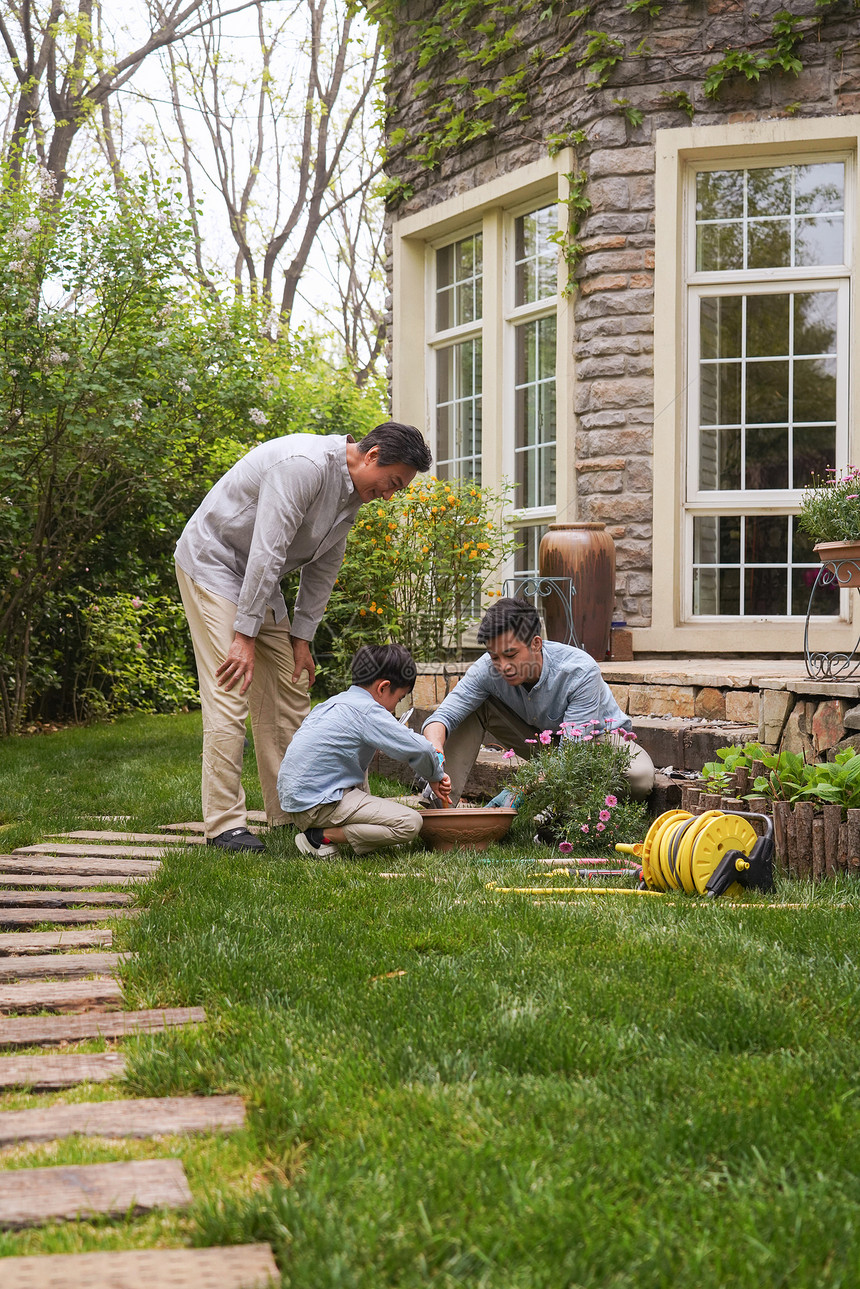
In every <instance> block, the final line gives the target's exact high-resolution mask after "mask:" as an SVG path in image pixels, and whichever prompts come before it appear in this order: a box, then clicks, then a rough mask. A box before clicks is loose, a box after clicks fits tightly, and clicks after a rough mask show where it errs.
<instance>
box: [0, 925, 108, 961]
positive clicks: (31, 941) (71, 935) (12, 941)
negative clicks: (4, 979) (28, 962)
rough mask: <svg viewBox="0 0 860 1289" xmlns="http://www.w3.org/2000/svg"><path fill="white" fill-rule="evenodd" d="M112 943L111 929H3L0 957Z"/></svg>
mask: <svg viewBox="0 0 860 1289" xmlns="http://www.w3.org/2000/svg"><path fill="white" fill-rule="evenodd" d="M112 943H113V931H105V930H104V929H100V930H98V931H80V930H77V929H76V928H72V929H71V930H69V931H4V932H2V933H0V959H2V958H3V957H4V956H5V955H6V954H11V955H13V956H16V955H18V954H21V953H45V952H46V951H47V950H48V949H56V950H57V952H58V953H64V952H65V951H66V950H68V949H90V948H96V947H98V948H102V949H109V948H110V946H111V944H112Z"/></svg>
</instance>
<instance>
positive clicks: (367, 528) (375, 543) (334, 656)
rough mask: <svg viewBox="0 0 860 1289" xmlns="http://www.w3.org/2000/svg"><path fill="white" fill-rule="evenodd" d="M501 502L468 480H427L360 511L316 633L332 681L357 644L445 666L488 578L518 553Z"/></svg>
mask: <svg viewBox="0 0 860 1289" xmlns="http://www.w3.org/2000/svg"><path fill="white" fill-rule="evenodd" d="M503 501H504V498H503V497H500V496H497V495H496V494H495V493H493V492H490V491H489V490H488V489H486V488H481V487H480V486H479V485H478V484H476V483H474V482H472V481H471V480H468V479H464V480H454V481H452V482H446V481H445V480H442V479H437V478H435V477H434V476H430V477H428V476H426V475H425V476H417V477H416V478H415V480H414V481H413V483H412V484H411V486H410V487H409V488H408V489H406V490H405V491H404V492H399V493H397V494H396V495H395V496H394V497H392V499H391V500H390V501H387V502H386V501H372V502H369V503H368V504H367V505H365V506H362V508H361V510H360V511H359V513H358V519H357V522H356V524H355V526H354V527H353V529H352V531H351V533H350V536H349V541H348V542H347V548H346V558H345V560H344V563H343V566H342V568H341V570H340V574H339V576H338V579H337V581H336V582H335V586H334V590H333V592H332V596H331V599H330V600H329V604H328V608H327V610H326V615H325V617H324V619H323V622H322V625H321V627H320V630H319V632H318V633H317V643H316V648H317V651H318V652H319V653H320V654H322V655H323V656H325V655H326V654H329V656H330V658H331V662H330V664H329V668H328V670H329V671H330V672H331V673H333V674H332V676H331V679H332V680H335V679H337V678H339V677H340V676H342V675H345V674H346V671H347V667H346V664H347V662H348V660H349V658H350V657H351V656H352V654H353V653H354V652H355V650H356V649H357V648H358V646H359V645H361V644H374V643H377V642H382V641H386V640H398V641H400V643H401V644H404V645H405V646H406V648H407V649H409V650H410V652H411V653H412V654H413V655H414V656H415V658H416V659H418V660H420V661H423V662H427V661H430V660H432V659H438V658H442V657H444V656H445V653H446V651H447V650H448V649H450V648H451V647H452V646H453V645H455V644H456V641H457V638H458V636H459V635H460V633H461V632H462V631H463V629H464V628H465V626H466V625H467V624H468V623H469V622H470V621H471V620H472V619H473V618H475V617H477V616H478V615H479V614H480V612H481V609H480V588H481V581H482V578H484V577H486V576H488V575H489V574H491V573H492V572H493V571H495V570H496V569H497V568H498V567H499V565H500V564H501V563H502V562H503V561H504V559H505V558H506V557H507V555H508V554H510V552H511V551H512V550H513V548H514V546H515V542H514V541H513V539H512V538H510V537H509V536H508V535H506V533H505V531H504V529H503V528H502V526H501V523H500V520H499V514H498V512H499V511H500V510H501V508H502V504H503Z"/></svg>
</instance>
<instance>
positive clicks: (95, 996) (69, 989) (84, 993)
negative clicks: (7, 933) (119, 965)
mask: <svg viewBox="0 0 860 1289" xmlns="http://www.w3.org/2000/svg"><path fill="white" fill-rule="evenodd" d="M121 1006H122V988H121V986H120V985H119V984H118V982H117V981H116V980H110V979H98V980H38V981H26V982H24V983H23V984H19V985H0V1012H2V1013H3V1014H5V1015H9V1014H14V1015H18V1016H20V1015H22V1014H23V1013H25V1012H47V1011H51V1012H84V1011H88V1010H90V1009H91V1008H95V1007H100V1008H102V1009H103V1010H104V1009H105V1008H107V1007H121Z"/></svg>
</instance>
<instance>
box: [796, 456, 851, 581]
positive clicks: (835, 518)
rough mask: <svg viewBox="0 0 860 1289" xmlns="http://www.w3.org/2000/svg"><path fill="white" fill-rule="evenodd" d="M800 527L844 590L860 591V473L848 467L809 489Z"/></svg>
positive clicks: (801, 505) (804, 497) (801, 504)
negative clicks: (846, 587) (848, 588)
mask: <svg viewBox="0 0 860 1289" xmlns="http://www.w3.org/2000/svg"><path fill="white" fill-rule="evenodd" d="M799 527H800V529H801V530H802V531H803V532H805V533H809V535H810V536H811V537H814V538H815V539H816V542H815V552H816V554H817V555H818V558H819V559H820V560H821V562H822V564H824V565H826V566H827V567H828V568H829V569H830V571H831V572H832V573H833V575H834V579H835V581H837V582H838V583H839V585H840V586H857V587H860V469H854V467H852V466H847V467H846V468H845V470H843V471H842V472H841V473H840V474H839V476H838V477H836V476H834V478H832V479H827V480H824V479H819V480H816V482H815V484H814V486H813V487H811V488H806V489H805V490H804V494H803V499H802V501H801V503H800V517H799Z"/></svg>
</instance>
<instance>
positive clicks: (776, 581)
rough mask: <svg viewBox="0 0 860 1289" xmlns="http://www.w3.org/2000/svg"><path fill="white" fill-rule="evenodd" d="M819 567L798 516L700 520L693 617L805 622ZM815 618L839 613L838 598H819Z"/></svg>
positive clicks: (695, 546) (696, 520)
mask: <svg viewBox="0 0 860 1289" xmlns="http://www.w3.org/2000/svg"><path fill="white" fill-rule="evenodd" d="M820 567H821V565H820V563H819V561H818V558H817V556H816V555H815V553H814V552H813V550H812V543H811V542H810V540H809V539H808V538H806V537H804V536H803V534H801V533H799V532H798V528H797V516H796V515H697V516H695V518H694V519H693V612H694V613H695V614H696V615H697V616H698V615H707V616H709V615H715V616H721V617H727V616H728V617H785V616H786V615H794V616H803V615H805V613H806V610H807V606H808V604H809V593H810V591H811V589H812V585H813V583H814V581H815V578H816V576H817V574H818V570H819V569H820ZM813 607H814V615H815V616H816V617H818V616H833V615H835V614H837V613H838V612H839V592H838V590H835V591H833V590H831V591H829V592H827V593H826V594H825V593H824V592H823V591H822V592H819V593H817V594H816V597H815V604H814V606H813Z"/></svg>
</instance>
